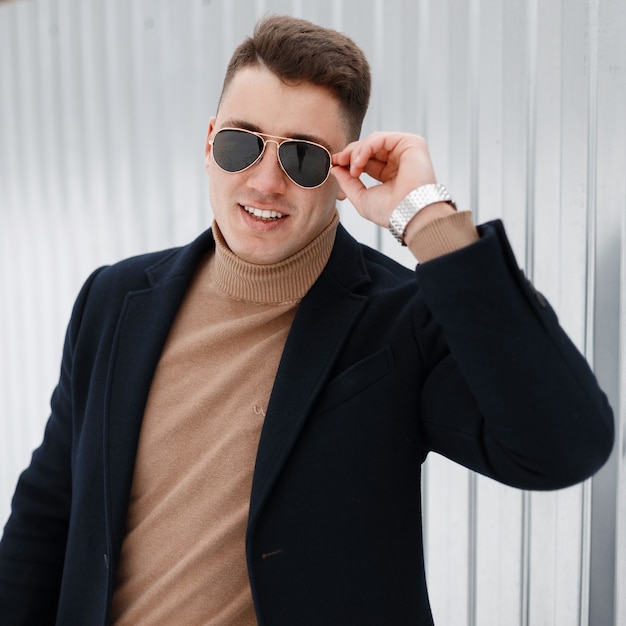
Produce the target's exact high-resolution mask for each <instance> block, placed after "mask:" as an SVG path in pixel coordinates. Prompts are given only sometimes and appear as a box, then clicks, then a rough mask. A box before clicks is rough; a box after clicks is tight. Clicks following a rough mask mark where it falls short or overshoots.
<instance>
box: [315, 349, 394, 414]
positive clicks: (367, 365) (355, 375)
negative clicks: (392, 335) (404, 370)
mask: <svg viewBox="0 0 626 626" xmlns="http://www.w3.org/2000/svg"><path fill="white" fill-rule="evenodd" d="M393 368H394V358H393V352H392V350H391V348H390V347H389V346H387V347H385V348H383V349H382V350H379V351H377V352H375V353H374V354H370V355H369V356H367V357H365V358H364V359H361V360H360V361H357V362H356V363H354V364H353V365H351V366H350V367H348V369H346V370H344V371H343V372H341V373H340V374H338V375H337V376H335V378H333V379H332V380H331V381H330V382H329V383H328V385H326V387H325V389H324V390H323V391H322V394H321V396H320V399H319V404H318V405H317V408H316V412H318V413H322V412H324V411H328V410H329V409H331V408H333V407H335V406H337V405H338V404H341V403H342V402H345V401H346V400H349V399H350V398H352V397H354V396H356V395H357V394H359V393H361V392H362V391H364V390H365V389H367V388H368V387H370V386H371V385H373V384H374V383H376V382H378V381H379V380H381V379H382V378H384V377H385V376H387V374H389V372H391V371H392V370H393Z"/></svg>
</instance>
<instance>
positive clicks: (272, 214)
mask: <svg viewBox="0 0 626 626" xmlns="http://www.w3.org/2000/svg"><path fill="white" fill-rule="evenodd" d="M243 210H244V211H245V212H246V213H248V214H250V215H252V217H256V218H257V219H259V220H263V221H266V222H271V221H275V220H279V219H281V218H283V217H285V216H284V215H283V214H282V213H279V212H278V211H272V210H270V209H259V208H257V207H254V206H244V207H243Z"/></svg>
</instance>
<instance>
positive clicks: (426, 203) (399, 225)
mask: <svg viewBox="0 0 626 626" xmlns="http://www.w3.org/2000/svg"><path fill="white" fill-rule="evenodd" d="M455 211H456V205H455V204H454V202H453V200H452V197H451V196H450V194H449V193H448V190H447V189H446V188H445V187H444V186H443V185H441V184H439V183H432V184H429V185H422V186H420V187H417V188H416V189H414V190H413V191H411V192H410V193H409V194H408V195H407V196H406V197H405V198H404V199H403V200H402V202H400V204H398V206H397V207H396V208H395V209H394V210H393V211H392V213H391V215H390V216H389V230H390V231H391V234H392V235H393V236H394V237H395V238H396V240H397V241H399V242H400V243H401V244H402V245H406V243H405V241H406V238H407V236H408V235H410V234H413V233H414V232H416V231H417V230H419V229H420V228H422V227H423V226H425V225H426V224H427V223H428V222H430V221H433V220H436V219H438V218H440V217H445V216H446V215H450V214H452V213H454V212H455Z"/></svg>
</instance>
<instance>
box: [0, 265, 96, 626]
mask: <svg viewBox="0 0 626 626" xmlns="http://www.w3.org/2000/svg"><path fill="white" fill-rule="evenodd" d="M96 273H97V272H94V274H93V275H92V276H91V277H90V279H89V280H88V281H87V282H86V283H85V285H84V286H83V289H82V290H81V292H80V294H79V296H78V298H77V300H76V303H75V305H74V309H73V312H72V318H71V321H70V324H69V327H68V330H67V333H66V337H65V344H64V348H63V358H62V364H61V372H60V378H59V383H58V385H57V387H56V388H55V390H54V393H53V395H52V399H51V414H50V417H49V419H48V422H47V425H46V428H45V433H44V438H43V442H42V444H41V445H40V447H39V448H38V449H37V450H35V452H34V453H33V455H32V459H31V463H30V465H29V467H28V468H27V469H26V470H24V472H23V473H22V474H21V476H20V478H19V480H18V484H17V488H16V490H15V494H14V496H13V501H12V507H11V508H12V510H11V515H10V517H9V519H8V521H7V523H6V526H5V528H4V534H3V536H2V540H1V541H0V621H1V622H2V623H3V624H12V625H16V626H17V625H22V624H24V625H26V624H41V625H42V626H44V625H46V624H54V622H55V617H56V610H57V604H58V596H59V590H60V586H61V577H62V571H63V561H64V557H65V547H66V542H67V533H68V524H69V515H70V506H71V499H72V479H71V448H72V396H73V390H72V384H71V380H72V375H71V373H72V363H73V358H74V347H75V341H76V337H77V334H78V329H79V327H80V320H81V317H82V314H83V309H84V305H85V301H86V298H87V294H88V292H89V288H90V286H91V284H92V281H93V278H94V277H95V275H96Z"/></svg>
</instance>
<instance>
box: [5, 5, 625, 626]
mask: <svg viewBox="0 0 626 626" xmlns="http://www.w3.org/2000/svg"><path fill="white" fill-rule="evenodd" d="M266 11H270V12H283V13H290V14H293V15H298V16H302V17H305V18H308V19H312V20H314V21H317V22H320V23H322V24H325V25H329V26H332V27H334V28H337V29H340V30H344V31H345V32H347V33H348V34H349V35H351V36H352V37H353V38H354V39H355V40H356V41H357V42H358V43H359V44H360V45H361V46H362V47H363V48H364V49H365V50H366V52H367V54H368V56H369V58H370V61H371V63H372V66H373V70H374V87H375V93H374V98H373V102H372V107H371V111H370V113H369V115H368V118H367V120H366V128H365V132H369V131H371V130H375V129H390V130H391V129H401V130H407V131H414V132H418V133H421V134H423V135H425V136H426V137H427V138H428V140H429V142H430V146H431V151H432V154H433V158H434V160H435V164H436V166H437V170H438V174H439V178H440V179H441V180H442V181H445V182H446V183H447V184H448V186H449V188H450V189H451V190H452V192H453V195H454V196H455V197H456V199H457V200H458V203H459V204H460V206H462V207H471V208H472V209H473V210H474V211H475V213H476V215H477V218H478V220H479V221H484V220H487V219H491V218H493V217H499V216H501V217H503V218H504V220H505V224H506V226H507V229H508V232H509V235H510V238H511V240H512V243H513V246H514V248H515V250H516V253H517V255H518V258H519V261H520V264H521V265H522V266H523V267H524V268H525V269H526V271H527V274H529V275H530V276H532V277H533V279H534V282H535V284H536V285H537V286H538V287H539V288H540V289H541V290H542V291H543V292H544V293H546V294H547V295H548V297H549V298H550V300H551V302H552V303H553V304H554V306H555V308H556V309H557V311H558V313H559V315H560V318H561V320H562V323H563V324H564V326H565V327H566V329H567V330H568V331H569V332H570V334H571V336H572V337H573V338H574V340H575V342H576V343H577V344H578V345H579V347H580V348H581V349H582V350H583V351H584V352H585V354H586V355H587V357H588V359H589V360H590V362H591V363H592V364H593V366H594V369H595V370H596V372H597V374H598V376H599V378H600V380H601V382H602V385H603V387H604V388H605V389H606V390H607V392H608V393H609V395H610V397H611V400H612V404H613V406H614V408H615V410H616V415H617V417H618V422H619V423H618V428H619V430H618V444H617V445H616V449H615V451H614V454H613V457H612V458H611V460H610V462H609V463H608V465H607V466H606V467H605V468H604V469H603V470H602V472H601V473H600V474H598V476H597V477H595V478H594V479H593V480H592V481H589V482H588V483H586V484H584V485H582V486H577V487H573V488H571V489H568V490H565V491H560V492H555V493H547V494H544V493H542V494H529V493H524V492H520V491H516V490H513V489H509V488H506V487H502V486H500V485H498V484H496V483H494V482H492V481H489V480H486V479H483V478H480V477H476V476H475V475H472V474H470V473H469V472H467V471H466V470H464V469H462V468H459V467H457V466H455V465H453V464H452V463H450V462H448V461H446V460H443V459H441V458H438V457H435V456H433V458H431V459H430V460H429V461H428V463H427V470H426V474H425V479H424V493H425V496H424V499H425V505H426V518H425V532H426V540H427V542H426V552H427V567H428V579H429V587H430V592H431V599H432V604H433V611H434V614H435V619H436V622H437V624H438V626H446V625H448V626H465V625H467V626H508V625H522V626H527V625H530V626H539V625H554V626H574V625H577V626H618V625H622V626H624V625H626V597H625V595H626V593H625V592H626V464H625V455H626V439H625V432H624V431H625V429H624V423H625V422H626V406H625V404H626V400H625V395H624V390H625V389H626V367H625V354H624V352H625V350H624V347H625V329H626V295H625V289H624V286H623V284H624V276H625V275H626V252H625V249H626V39H625V38H624V32H626V4H625V3H624V2H623V0H588V1H585V0H549V1H548V0H546V1H542V0H507V2H501V0H413V1H411V0H397V1H396V0H343V1H342V0H318V1H317V2H315V3H313V2H304V1H303V0H299V1H298V0H266V1H265V2H264V1H262V0H257V1H256V2H255V1H253V0H235V1H230V0H177V1H174V0H134V1H133V2H127V1H126V0H107V1H106V2H104V0H82V1H81V0H40V1H39V2H35V1H27V0H24V1H21V2H19V1H18V2H0V472H1V473H0V518H1V519H2V521H4V519H6V517H7V515H8V510H9V509H8V506H9V500H10V495H11V493H12V491H13V488H14V486H15V481H16V479H17V475H18V472H19V471H20V469H21V468H23V467H24V466H25V464H26V463H27V462H28V458H29V455H30V451H31V450H32V448H33V447H35V446H36V445H37V444H38V442H39V441H40V439H41V435H42V427H43V424H44V422H45V419H46V417H47V402H48V397H49V395H50V393H51V390H52V388H53V386H54V384H55V382H56V377H57V370H58V364H59V359H60V353H61V344H62V338H63V332H64V328H65V324H66V322H67V319H68V316H69V312H70V308H71V305H72V302H73V299H74V297H75V295H76V292H77V290H78V288H79V287H80V284H81V283H82V281H83V280H84V279H85V278H86V276H87V275H88V273H89V272H90V271H91V270H92V269H93V268H94V267H95V266H97V265H99V264H102V263H108V262H112V261H115V260H118V259H120V258H122V257H124V256H128V255H130V254H133V253H136V252H142V251H146V250H152V249H157V248H161V247H164V246H171V245H174V244H181V243H185V242H186V241H188V240H190V239H191V238H193V237H194V236H195V235H196V234H197V233H198V232H199V231H200V230H203V229H204V228H205V227H206V226H208V225H209V224H210V221H211V215H210V208H209V206H208V200H207V193H206V181H205V174H204V170H203V145H204V137H205V132H206V125H207V121H208V118H209V116H210V115H211V114H212V113H213V112H214V109H215V105H216V100H217V96H218V93H219V88H220V86H221V78H222V74H223V71H224V68H225V65H226V62H227V60H228V57H229V55H230V53H231V51H232V49H233V48H234V46H235V45H236V44H237V43H238V42H239V41H240V40H241V38H242V37H243V36H244V35H246V34H248V33H249V32H250V30H251V27H252V24H253V23H254V21H255V19H256V17H257V16H259V15H260V14H262V13H264V12H266ZM341 211H342V219H343V220H344V223H345V224H346V225H347V226H348V228H349V229H350V230H351V231H352V232H353V233H355V234H356V235H357V236H358V237H359V238H361V239H362V240H364V241H366V242H368V243H371V244H373V245H376V246H378V247H379V248H381V249H383V250H384V251H385V252H387V253H389V254H390V255H392V256H394V257H396V258H398V259H399V260H401V261H402V262H405V263H407V264H410V263H411V259H410V258H409V257H408V256H406V251H403V250H400V249H399V248H398V247H396V245H395V243H394V242H393V240H392V239H391V237H390V236H389V235H388V234H387V233H385V232H382V231H380V230H379V229H377V228H376V227H373V226H369V225H367V224H365V223H363V221H362V220H361V219H360V218H358V217H356V216H355V213H354V211H353V210H352V209H351V207H350V206H349V205H344V206H342V207H341Z"/></svg>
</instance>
